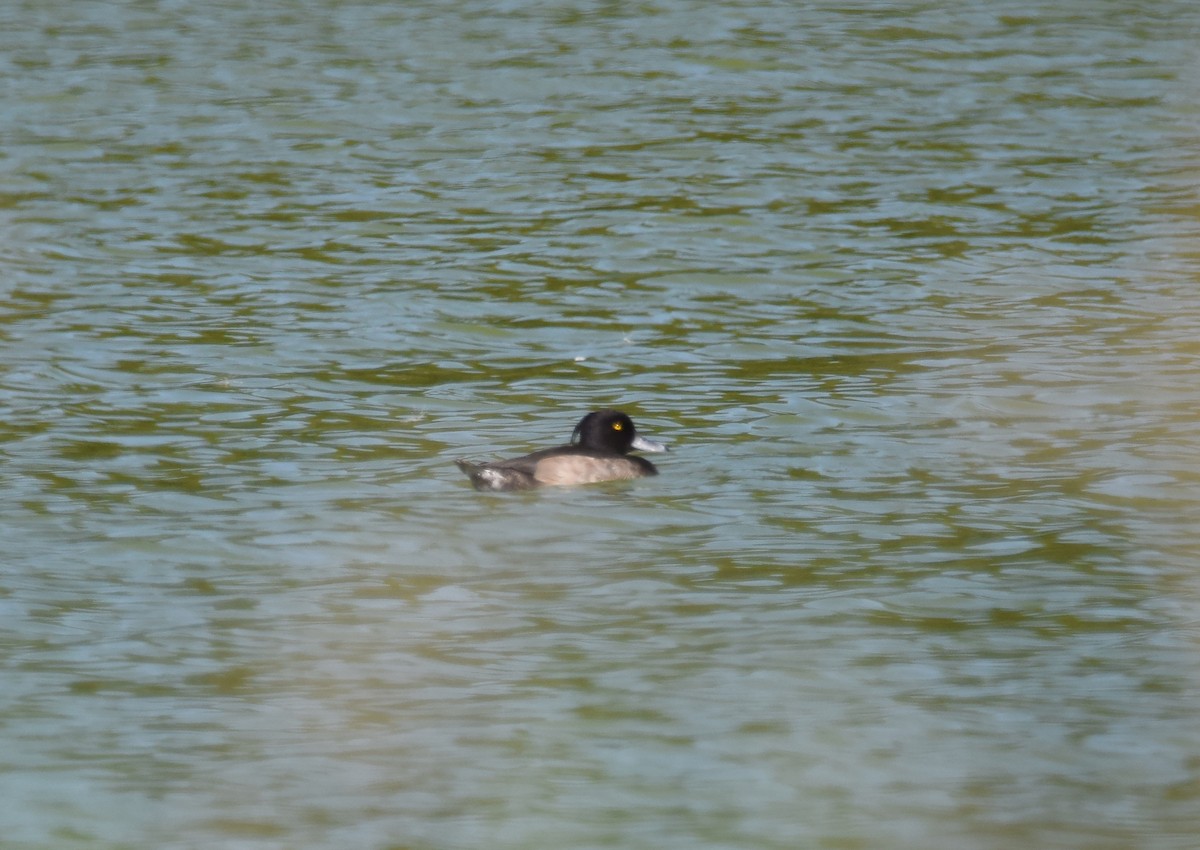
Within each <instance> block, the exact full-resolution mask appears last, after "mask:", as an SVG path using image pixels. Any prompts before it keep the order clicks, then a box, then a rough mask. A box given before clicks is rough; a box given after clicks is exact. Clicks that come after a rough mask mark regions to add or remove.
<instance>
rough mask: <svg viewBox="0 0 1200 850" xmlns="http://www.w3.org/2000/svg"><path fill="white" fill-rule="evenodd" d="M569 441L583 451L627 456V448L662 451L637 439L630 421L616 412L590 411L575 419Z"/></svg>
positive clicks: (645, 440)
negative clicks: (577, 419) (577, 422)
mask: <svg viewBox="0 0 1200 850" xmlns="http://www.w3.org/2000/svg"><path fill="white" fill-rule="evenodd" d="M571 442H572V443H573V444H574V445H577V446H579V447H580V448H584V449H592V450H594V451H608V452H615V453H617V454H621V455H623V454H627V453H628V452H629V451H630V450H631V449H637V450H638V451H643V452H665V451H666V450H667V447H666V446H664V445H663V444H662V443H656V442H654V441H653V440H647V439H646V438H645V437H640V436H638V432H637V429H636V428H634V427H633V420H632V419H630V418H629V417H628V416H626V415H625V414H624V413H622V412H621V411H619V410H594V411H592V412H591V413H589V414H588V415H587V416H585V417H583V418H582V419H580V420H579V424H578V425H576V426H575V433H573V434H572V435H571Z"/></svg>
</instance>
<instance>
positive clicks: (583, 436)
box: [455, 410, 667, 490]
mask: <svg viewBox="0 0 1200 850" xmlns="http://www.w3.org/2000/svg"><path fill="white" fill-rule="evenodd" d="M631 451H641V452H665V451H667V447H666V446H665V445H663V444H662V443H659V442H655V441H654V440H648V439H646V438H645V437H643V436H642V435H641V434H639V433H638V432H637V428H635V427H634V424H633V420H632V419H630V418H629V415H628V414H626V413H622V412H621V411H619V410H593V411H592V412H591V413H589V414H588V415H587V416H585V417H583V418H582V419H580V420H579V424H578V425H576V426H575V431H574V432H573V433H572V434H571V442H570V443H568V444H567V445H564V446H558V447H557V448H553V449H542V450H541V451H537V452H533V453H531V454H527V455H524V456H523V457H515V458H511V459H509V460H498V461H494V462H492V463H474V462H473V461H469V460H462V459H459V460H456V461H455V464H456V465H457V466H458V468H459V469H461V470H462V471H463V472H464V473H466V475H467V477H468V478H470V479H471V483H472V484H473V485H474V486H475V489H476V490H530V489H533V488H534V487H542V486H557V487H563V486H573V485H576V484H595V483H597V482H600V481H623V480H628V479H633V478H645V477H647V476H650V475H658V469H657V468H655V466H654V464H652V463H651V462H650V461H648V460H646V459H645V458H644V457H637V456H635V455H630V454H629V452H631Z"/></svg>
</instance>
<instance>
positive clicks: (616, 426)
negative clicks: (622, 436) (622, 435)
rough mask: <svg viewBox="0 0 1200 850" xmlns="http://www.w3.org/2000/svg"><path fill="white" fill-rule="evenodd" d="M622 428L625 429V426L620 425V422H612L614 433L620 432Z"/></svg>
mask: <svg viewBox="0 0 1200 850" xmlns="http://www.w3.org/2000/svg"><path fill="white" fill-rule="evenodd" d="M624 427H625V426H624V425H622V424H621V423H620V422H614V423H613V430H614V431H620V430H621V429H622V428H624Z"/></svg>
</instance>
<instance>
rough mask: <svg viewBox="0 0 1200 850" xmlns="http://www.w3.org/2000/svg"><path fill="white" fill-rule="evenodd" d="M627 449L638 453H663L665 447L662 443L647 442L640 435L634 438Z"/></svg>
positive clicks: (665, 449)
mask: <svg viewBox="0 0 1200 850" xmlns="http://www.w3.org/2000/svg"><path fill="white" fill-rule="evenodd" d="M629 447H630V448H631V449H634V450H635V451H639V452H665V451H667V447H666V445H665V444H664V443H658V442H655V441H654V440H647V439H646V438H645V437H643V436H642V435H641V434H638V435H636V436H634V438H633V442H632V443H630V445H629Z"/></svg>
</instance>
